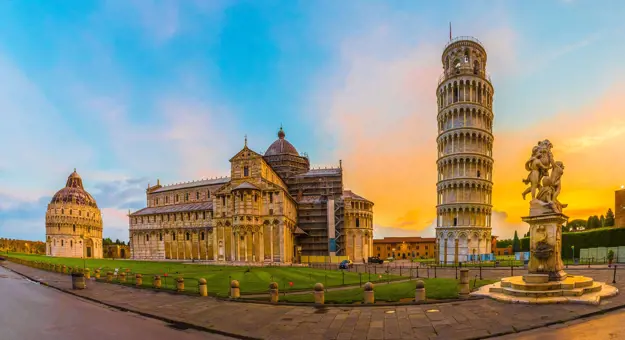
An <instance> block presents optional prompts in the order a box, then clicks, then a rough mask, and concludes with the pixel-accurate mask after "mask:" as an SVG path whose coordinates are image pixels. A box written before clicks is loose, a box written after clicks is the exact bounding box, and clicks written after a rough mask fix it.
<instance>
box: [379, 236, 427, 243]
mask: <svg viewBox="0 0 625 340" xmlns="http://www.w3.org/2000/svg"><path fill="white" fill-rule="evenodd" d="M400 242H408V243H413V242H436V238H435V237H420V236H417V237H414V236H412V237H385V238H383V239H374V240H373V243H400Z"/></svg>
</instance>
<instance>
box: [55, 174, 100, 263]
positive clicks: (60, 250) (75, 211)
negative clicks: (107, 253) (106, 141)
mask: <svg viewBox="0 0 625 340" xmlns="http://www.w3.org/2000/svg"><path fill="white" fill-rule="evenodd" d="M46 254H47V255H49V256H60V257H78V258H94V259H99V258H102V214H101V213H100V209H98V205H97V204H96V201H95V199H94V198H93V197H92V196H91V195H90V194H89V193H88V192H87V191H85V189H84V187H83V185H82V178H80V176H79V175H78V173H77V172H76V169H74V172H72V173H71V174H70V175H69V177H68V178H67V182H66V184H65V188H63V189H61V190H59V191H58V192H57V193H56V194H54V196H53V197H52V200H51V201H50V204H48V210H47V211H46Z"/></svg>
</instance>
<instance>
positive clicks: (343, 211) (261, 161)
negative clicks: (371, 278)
mask: <svg viewBox="0 0 625 340" xmlns="http://www.w3.org/2000/svg"><path fill="white" fill-rule="evenodd" d="M285 137H286V134H285V132H284V130H283V129H282V128H280V130H279V132H278V139H277V140H276V141H275V142H273V143H272V144H271V145H270V146H269V148H268V149H267V151H266V152H265V154H264V155H261V154H258V153H256V152H254V151H253V150H251V149H250V148H248V146H247V139H246V141H245V145H244V146H243V149H241V151H239V152H238V153H237V154H235V155H234V156H233V157H232V158H231V159H230V176H227V177H221V178H214V179H204V180H198V181H192V182H187V183H180V184H173V185H166V186H162V185H161V184H160V180H157V182H156V185H154V186H149V185H148V188H147V190H146V196H147V207H146V208H143V209H141V210H139V211H136V212H134V213H131V214H129V219H130V221H129V224H130V228H129V233H130V235H129V237H130V252H131V257H132V258H133V259H146V260H148V259H149V260H164V259H173V260H203V261H216V262H252V263H298V262H301V256H302V255H304V256H348V257H349V258H350V259H351V260H353V261H358V262H362V261H366V259H367V257H369V256H372V255H371V254H372V253H373V202H371V201H369V200H367V199H366V198H364V197H361V196H359V195H357V194H355V193H354V192H352V191H350V190H344V188H343V169H342V165H341V163H340V162H339V164H340V165H339V166H338V167H335V168H324V169H311V167H310V162H309V160H308V156H307V155H300V153H299V152H297V150H296V148H295V147H294V146H293V145H292V144H291V143H289V142H288V141H287V140H286V139H285Z"/></svg>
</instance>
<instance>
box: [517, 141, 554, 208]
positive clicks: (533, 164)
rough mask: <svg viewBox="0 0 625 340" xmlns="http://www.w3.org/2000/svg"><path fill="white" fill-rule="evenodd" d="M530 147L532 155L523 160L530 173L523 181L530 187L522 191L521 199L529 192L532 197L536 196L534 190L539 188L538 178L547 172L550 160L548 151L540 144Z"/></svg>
mask: <svg viewBox="0 0 625 340" xmlns="http://www.w3.org/2000/svg"><path fill="white" fill-rule="evenodd" d="M538 144H539V145H538V146H535V147H534V148H532V157H531V158H530V159H529V160H528V161H527V162H525V169H526V170H527V171H529V172H530V173H529V174H528V175H527V178H526V179H524V180H523V183H525V184H530V187H529V188H527V189H525V191H524V192H523V194H522V195H523V199H525V196H526V195H527V194H529V193H532V199H534V198H536V190H540V189H541V185H540V180H541V179H542V178H543V176H547V175H548V174H549V169H550V164H549V163H550V160H549V158H550V157H549V151H548V150H547V149H546V148H543V147H541V146H540V144H541V143H540V142H539V143H538Z"/></svg>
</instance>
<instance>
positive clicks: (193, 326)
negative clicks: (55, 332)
mask: <svg viewBox="0 0 625 340" xmlns="http://www.w3.org/2000/svg"><path fill="white" fill-rule="evenodd" d="M2 267H3V268H5V269H7V270H9V271H11V272H13V273H15V274H18V275H20V276H22V277H25V278H27V279H29V280H31V281H34V282H37V283H39V284H41V285H43V286H46V287H49V288H52V289H56V290H58V291H60V292H62V293H65V294H69V295H73V296H75V297H78V298H80V299H84V300H88V301H91V302H95V303H98V304H101V305H104V306H107V307H110V308H114V309H117V310H119V311H122V312H130V313H135V314H138V315H141V316H145V317H148V318H151V319H156V320H160V321H163V322H165V323H168V324H171V325H175V326H178V327H184V328H189V329H195V330H198V331H203V332H207V333H213V334H219V335H223V336H228V337H231V338H236V339H241V340H263V339H262V338H254V337H250V336H246V335H240V334H234V333H229V332H224V331H220V330H217V329H213V328H208V327H204V326H199V325H196V324H192V323H188V322H184V321H178V320H173V319H169V318H166V317H164V316H160V315H155V314H150V313H146V312H142V311H138V310H133V309H130V308H126V307H120V306H117V305H113V304H110V303H106V302H103V301H100V300H97V299H94V298H91V297H87V296H82V295H78V294H76V293H74V292H72V291H69V290H66V289H62V288H58V287H54V286H50V285H48V284H47V283H45V282H43V281H39V280H37V279H35V278H32V277H30V276H28V275H24V274H22V273H20V272H18V271H15V270H13V269H11V268H8V267H6V266H2Z"/></svg>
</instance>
